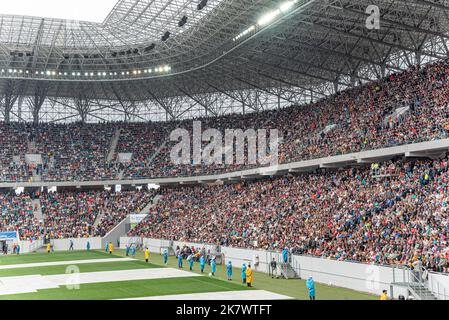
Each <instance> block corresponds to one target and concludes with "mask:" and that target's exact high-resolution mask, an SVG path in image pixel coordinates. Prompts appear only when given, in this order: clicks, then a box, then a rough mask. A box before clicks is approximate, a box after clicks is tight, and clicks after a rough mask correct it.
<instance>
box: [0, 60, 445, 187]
mask: <svg viewBox="0 0 449 320" xmlns="http://www.w3.org/2000/svg"><path fill="white" fill-rule="evenodd" d="M448 100H449V59H446V60H440V61H437V62H435V63H432V64H427V65H423V66H413V67H411V68H410V69H408V70H406V71H404V72H402V73H398V74H391V75H389V76H388V77H386V78H384V79H381V80H378V81H375V82H370V83H367V84H363V85H360V86H358V87H355V88H350V89H347V90H345V91H342V92H339V93H337V94H335V95H332V96H329V97H327V98H324V99H322V100H320V101H318V102H314V103H310V104H308V105H302V106H291V107H289V108H286V109H280V110H269V111H262V112H260V113H248V114H244V115H242V114H228V115H224V116H219V117H213V118H211V117H209V118H200V119H196V120H198V121H201V124H202V129H203V131H204V130H207V129H210V128H214V129H218V130H220V131H221V132H224V131H225V130H226V129H242V130H247V129H255V130H257V129H266V130H269V129H277V130H278V131H279V132H280V135H281V137H282V142H281V144H280V147H279V149H280V150H279V162H280V163H288V162H294V161H300V160H307V159H312V158H320V157H326V156H331V155H339V154H346V153H351V152H357V151H362V150H369V149H375V148H381V147H388V146H393V145H399V144H406V143H413V142H421V141H430V140H435V139H442V138H446V137H447V136H448V132H449V131H448V129H449V119H448V117H449V104H448ZM399 108H402V109H403V112H402V113H401V114H400V115H396V114H395V112H396V110H398V109H399ZM192 123H193V122H192V120H182V121H180V120H178V121H168V122H150V123H102V124H80V123H73V124H39V125H38V126H32V125H29V124H1V125H0V133H1V139H0V146H1V147H2V148H0V150H1V151H0V179H2V180H3V181H27V180H29V179H30V177H32V176H33V175H35V174H36V172H33V169H34V168H29V166H28V165H27V164H26V163H25V162H24V155H25V154H26V152H27V146H28V142H29V141H32V143H33V145H34V146H35V150H34V151H35V152H37V153H39V154H41V155H42V157H43V164H42V166H41V167H39V168H38V172H37V173H38V174H39V175H40V176H42V179H43V180H45V181H55V180H68V181H75V180H76V181H80V180H105V179H121V178H138V179H139V178H156V177H167V176H188V175H204V174H214V173H222V172H225V171H233V170H237V169H242V168H249V167H254V166H255V165H251V164H248V163H246V164H243V165H242V164H239V165H237V164H235V165H226V164H223V165H205V164H201V165H191V164H187V165H177V164H174V163H172V161H171V159H170V152H171V150H172V148H173V146H174V144H175V143H177V142H172V141H170V139H169V136H170V133H171V132H172V131H173V130H174V129H176V128H183V129H186V130H187V131H188V132H190V134H192V131H193V130H192ZM118 129H121V134H120V137H119V141H118V144H117V148H116V149H115V153H114V155H115V156H114V157H113V159H109V160H111V161H108V159H107V156H108V153H109V151H110V147H111V143H112V140H113V137H114V134H115V133H116V132H117V130H118ZM204 143H205V142H204ZM113 151H114V150H113ZM118 153H132V160H131V161H130V162H129V163H125V164H123V163H118V159H117V154H118Z"/></svg>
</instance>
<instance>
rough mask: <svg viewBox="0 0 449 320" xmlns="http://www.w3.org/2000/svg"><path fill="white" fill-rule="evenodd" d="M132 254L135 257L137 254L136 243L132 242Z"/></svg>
mask: <svg viewBox="0 0 449 320" xmlns="http://www.w3.org/2000/svg"><path fill="white" fill-rule="evenodd" d="M131 255H132V256H133V258H134V257H135V256H136V245H135V244H132V246H131Z"/></svg>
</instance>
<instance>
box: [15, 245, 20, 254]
mask: <svg viewBox="0 0 449 320" xmlns="http://www.w3.org/2000/svg"><path fill="white" fill-rule="evenodd" d="M16 252H17V255H19V254H20V244H18V245H17V248H16Z"/></svg>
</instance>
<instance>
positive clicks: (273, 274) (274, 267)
mask: <svg viewBox="0 0 449 320" xmlns="http://www.w3.org/2000/svg"><path fill="white" fill-rule="evenodd" d="M277 266H278V264H277V262H276V260H275V259H274V258H273V261H271V263H270V267H271V278H273V279H274V278H276V279H277V277H278V276H277Z"/></svg>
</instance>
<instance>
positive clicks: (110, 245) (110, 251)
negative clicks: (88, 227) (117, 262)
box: [109, 242, 114, 254]
mask: <svg viewBox="0 0 449 320" xmlns="http://www.w3.org/2000/svg"><path fill="white" fill-rule="evenodd" d="M113 253H114V245H113V244H112V242H109V254H113Z"/></svg>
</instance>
